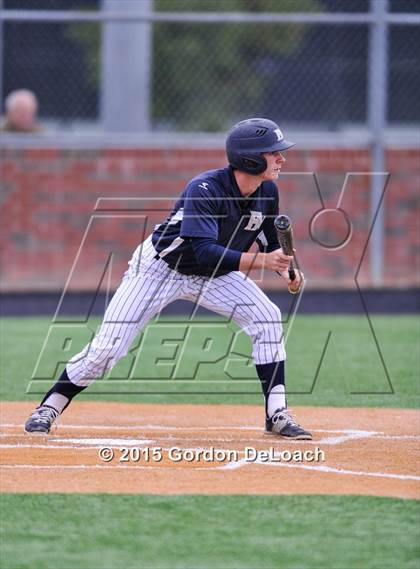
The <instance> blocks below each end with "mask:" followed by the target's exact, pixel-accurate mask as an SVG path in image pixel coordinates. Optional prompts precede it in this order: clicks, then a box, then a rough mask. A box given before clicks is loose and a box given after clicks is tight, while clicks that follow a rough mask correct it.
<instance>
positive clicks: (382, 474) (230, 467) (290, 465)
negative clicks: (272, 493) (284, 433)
mask: <svg viewBox="0 0 420 569" xmlns="http://www.w3.org/2000/svg"><path fill="white" fill-rule="evenodd" d="M251 464H259V465H262V466H274V467H283V468H301V469H303V470H312V471H315V472H323V473H324V472H325V473H330V474H341V475H347V476H348V475H350V476H371V477H374V478H393V479H396V480H416V481H419V480H420V476H414V475H411V474H390V473H386V472H363V471H361V470H347V469H345V468H334V467H332V466H325V465H320V466H315V465H309V464H296V463H289V462H271V461H270V462H263V461H261V460H256V461H254V462H249V461H245V460H239V461H237V462H230V463H229V464H225V465H223V466H220V467H219V469H221V470H236V469H237V468H241V467H244V466H249V465H251Z"/></svg>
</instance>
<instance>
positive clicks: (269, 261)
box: [265, 249, 293, 273]
mask: <svg viewBox="0 0 420 569" xmlns="http://www.w3.org/2000/svg"><path fill="white" fill-rule="evenodd" d="M292 259H293V257H292V256H289V255H285V254H284V253H283V251H282V249H276V250H275V251H272V252H271V253H266V255H265V267H266V268H267V269H270V270H272V271H276V272H278V273H282V272H283V271H286V270H287V269H288V268H289V263H290V261H291V260H292Z"/></svg>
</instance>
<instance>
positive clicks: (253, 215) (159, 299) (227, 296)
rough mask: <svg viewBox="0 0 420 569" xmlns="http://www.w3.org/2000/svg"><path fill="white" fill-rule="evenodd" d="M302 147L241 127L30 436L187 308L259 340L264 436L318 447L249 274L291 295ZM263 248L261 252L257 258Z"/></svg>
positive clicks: (265, 304)
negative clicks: (288, 221)
mask: <svg viewBox="0 0 420 569" xmlns="http://www.w3.org/2000/svg"><path fill="white" fill-rule="evenodd" d="M292 146H294V143H293V142H290V141H288V140H285V139H284V137H283V134H282V132H281V130H280V128H279V127H278V125H277V124H276V123H274V122H272V121H271V120H268V119H262V118H252V119H247V120H244V121H242V122H239V123H238V124H236V125H235V126H233V127H232V128H231V130H230V131H229V132H228V135H227V141H226V152H227V157H228V161H229V165H228V167H226V168H221V169H217V170H209V171H207V172H202V173H201V174H199V175H198V176H196V177H195V178H193V179H192V180H191V181H190V182H189V183H188V184H187V186H186V188H185V189H184V191H183V192H182V194H181V196H180V198H179V199H178V201H177V202H176V203H175V206H174V208H173V210H172V212H171V214H170V216H169V217H168V218H167V219H166V220H165V221H164V222H163V223H161V224H159V225H157V226H156V227H155V229H154V231H153V233H152V235H150V236H149V237H148V238H147V239H146V240H145V241H144V242H143V243H141V244H140V245H139V247H138V248H137V249H136V251H135V252H134V254H133V257H132V259H131V260H130V262H129V267H128V270H127V271H126V273H125V274H124V277H123V279H122V282H121V284H120V286H119V288H118V289H117V291H116V293H115V295H114V296H113V298H112V300H111V302H110V304H109V306H108V308H107V310H106V312H105V316H104V320H103V322H102V324H101V326H100V328H99V331H98V332H97V334H96V336H95V337H94V339H93V340H92V342H91V343H90V344H88V345H87V346H86V347H85V348H84V349H83V350H82V351H81V352H80V353H78V354H76V355H75V356H73V357H72V358H71V359H70V361H69V362H68V363H67V366H66V368H65V370H64V372H63V373H62V375H61V377H60V378H59V380H58V381H57V382H56V383H55V385H53V387H52V388H51V389H50V390H49V391H48V393H47V394H46V395H45V397H44V398H43V399H42V401H41V404H40V406H39V407H37V408H36V409H35V410H34V411H33V412H32V414H31V415H30V417H29V418H28V420H27V422H26V424H25V431H26V432H27V433H44V434H47V433H49V432H50V430H51V426H52V424H53V423H54V421H55V420H56V418H57V417H58V416H59V415H60V414H61V413H62V412H63V411H64V410H65V409H66V407H67V406H68V405H69V404H70V402H71V400H72V399H73V397H75V396H76V395H77V394H78V393H80V392H81V391H83V390H84V389H86V387H88V386H89V385H90V384H91V383H92V382H93V381H94V380H95V378H97V377H100V376H102V375H103V374H104V373H105V372H106V371H107V370H109V369H111V368H112V367H113V365H114V364H115V363H116V362H117V361H118V360H119V359H120V358H122V357H123V356H124V355H125V354H126V353H127V352H128V349H129V347H130V345H131V343H132V342H133V340H134V338H135V337H136V336H137V334H138V333H139V331H140V330H141V329H142V328H143V327H144V326H145V325H146V324H147V322H149V320H150V319H151V318H153V317H154V316H155V315H156V314H157V313H159V312H160V311H161V310H162V309H163V308H164V307H165V306H166V305H168V304H169V303H171V302H173V301H175V300H178V299H187V300H190V301H192V302H194V303H196V304H199V305H201V306H204V307H205V308H207V309H209V310H212V311H214V312H217V313H218V314H222V315H223V316H225V317H228V318H232V319H233V320H234V321H235V322H236V323H237V324H238V325H239V326H240V327H241V329H242V330H244V331H245V332H246V333H247V334H248V335H249V336H250V337H251V340H252V357H253V360H254V362H255V367H256V370H257V373H258V376H259V378H260V380H261V385H262V390H263V394H264V398H265V415H266V420H265V432H266V433H267V434H270V435H276V436H280V437H286V438H290V439H311V438H312V436H311V434H310V433H309V432H308V431H306V430H305V429H303V428H302V427H301V426H300V425H298V424H297V423H296V422H295V421H294V419H293V417H292V416H291V414H290V413H289V411H288V409H287V404H286V394H285V365H284V363H285V358H286V354H285V350H284V343H283V330H282V324H281V313H280V310H279V308H278V307H277V306H276V305H275V304H273V302H271V301H270V300H269V298H268V297H267V296H266V295H265V294H264V292H263V291H262V290H261V289H260V288H259V287H258V286H257V285H256V284H255V282H254V281H253V280H251V279H250V278H249V277H248V276H247V274H248V273H249V271H250V269H269V270H272V271H276V272H278V273H280V274H281V275H282V277H283V278H284V279H285V280H286V281H287V285H288V287H289V290H290V291H291V292H296V291H298V290H300V288H301V286H302V283H303V274H302V273H301V272H300V271H298V270H296V278H295V280H293V281H292V280H291V279H290V278H289V273H288V267H289V263H290V262H291V260H292V257H291V256H288V255H285V254H284V253H283V252H282V249H281V248H280V245H279V241H278V238H277V233H276V231H275V228H274V224H273V220H274V218H275V217H276V216H277V215H278V201H279V198H278V190H277V185H276V184H275V181H276V180H277V179H278V177H279V174H280V170H281V168H282V166H283V164H284V162H285V158H284V156H283V154H282V153H283V151H285V150H287V149H289V148H291V147H292ZM254 242H257V244H258V246H259V251H260V252H257V253H253V252H248V251H249V249H250V247H251V245H252V244H253V243H254Z"/></svg>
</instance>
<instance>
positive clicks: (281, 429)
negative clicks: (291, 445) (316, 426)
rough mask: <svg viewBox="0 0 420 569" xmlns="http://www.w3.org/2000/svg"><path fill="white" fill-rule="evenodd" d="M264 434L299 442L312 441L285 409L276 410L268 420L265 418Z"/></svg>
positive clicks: (309, 434) (308, 433)
mask: <svg viewBox="0 0 420 569" xmlns="http://www.w3.org/2000/svg"><path fill="white" fill-rule="evenodd" d="M265 434H266V435H276V436H278V437H284V438H286V439H295V440H299V441H311V440H312V435H311V433H310V432H308V431H305V429H303V428H302V427H301V426H300V425H298V424H297V423H296V422H295V420H294V419H293V417H292V416H291V414H290V413H289V411H288V410H287V409H276V411H275V412H274V413H273V415H272V416H271V417H270V418H268V419H267V418H266V420H265Z"/></svg>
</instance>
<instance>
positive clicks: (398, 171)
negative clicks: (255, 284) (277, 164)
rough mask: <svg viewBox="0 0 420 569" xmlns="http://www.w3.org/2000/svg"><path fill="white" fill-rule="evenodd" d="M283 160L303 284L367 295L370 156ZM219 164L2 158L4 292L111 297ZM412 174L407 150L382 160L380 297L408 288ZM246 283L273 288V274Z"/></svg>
mask: <svg viewBox="0 0 420 569" xmlns="http://www.w3.org/2000/svg"><path fill="white" fill-rule="evenodd" d="M286 157H287V164H286V166H285V167H284V169H283V172H284V173H282V175H281V178H280V180H279V188H280V204H281V210H282V211H283V212H285V213H288V214H289V215H290V216H291V217H292V219H293V221H294V232H295V240H296V248H297V252H298V261H299V263H300V265H301V267H302V268H303V270H304V271H305V274H306V276H307V278H308V285H310V286H311V287H313V288H321V287H334V288H336V287H344V288H352V287H354V278H355V275H356V273H357V271H358V281H359V283H360V284H361V286H370V285H371V284H372V283H371V277H370V271H369V248H367V250H366V251H365V246H366V243H367V239H368V235H369V231H370V225H371V223H370V215H369V188H370V181H371V177H370V175H369V174H365V173H363V172H369V171H370V159H369V153H368V151H366V150H358V149H353V150H349V149H346V150H342V149H341V150H325V149H324V150H300V151H299V150H293V151H290V152H288V153H287V155H286ZM224 165H225V156H224V152H223V151H222V150H217V149H216V150H215V149H209V150H202V149H200V150H194V149H191V148H185V149H167V150H163V149H138V150H132V149H124V150H120V149H97V150H68V149H58V148H54V149H47V150H35V149H19V150H2V151H1V160H0V179H1V194H0V200H1V210H2V218H1V228H0V231H1V242H2V249H1V259H0V261H1V281H0V282H1V288H2V290H7V291H18V290H22V291H32V290H62V289H63V287H64V285H65V283H66V282H67V279H69V281H68V286H69V288H70V289H71V290H86V289H88V290H90V289H96V288H97V287H98V285H99V283H100V282H102V285H101V286H102V288H104V287H106V286H108V285H110V286H111V288H114V287H115V286H117V284H118V282H119V280H120V277H121V275H122V273H123V272H124V270H125V268H126V264H127V260H128V259H129V257H130V254H131V252H132V251H133V250H134V249H135V248H136V246H137V244H138V243H139V242H140V241H141V240H142V239H143V238H144V236H146V235H147V234H149V233H150V231H151V230H152V228H153V225H154V224H155V223H157V222H158V221H160V220H161V219H163V218H165V217H166V215H167V214H168V212H169V211H170V209H171V206H172V204H173V201H174V199H175V198H176V196H177V195H178V194H179V193H180V192H181V191H182V189H183V187H184V184H185V183H186V182H187V181H188V180H189V178H191V177H192V176H193V175H195V174H196V173H198V172H199V171H201V170H206V169H210V168H217V167H221V166H224ZM419 165H420V156H419V153H418V152H417V151H415V150H388V152H387V169H388V170H389V172H390V179H389V182H388V185H387V188H386V192H385V198H384V205H385V209H384V211H385V228H386V229H385V235H386V237H385V251H384V280H383V285H384V286H401V287H404V286H413V285H415V284H416V278H417V277H418V274H417V273H418V270H417V269H416V267H417V268H418V266H419V265H418V260H419V251H418V242H417V236H418V229H419V227H418V221H419V218H418V209H417V206H418V195H419V193H418V189H419V187H418V172H419ZM347 172H349V173H351V172H354V173H353V174H349V175H348V176H347V177H346V173H347ZM313 173H316V176H317V183H316V180H315V178H314V175H313ZM384 181H385V180H384ZM343 187H344V191H342V190H343ZM340 195H341V198H340ZM101 198H108V199H101ZM127 198H128V199H127ZM98 200H99V202H98ZM321 200H322V201H321ZM338 205H339V206H340V209H339V210H337V206H338ZM317 212H318V213H317ZM349 231H350V233H349ZM340 244H341V245H340ZM72 267H73V272H72V274H70V271H71V269H72ZM105 269H106V270H105ZM254 278H256V279H257V280H260V281H261V284H262V286H263V287H266V288H273V287H278V286H281V285H279V281H278V278H277V277H276V276H275V275H272V274H265V275H254Z"/></svg>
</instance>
